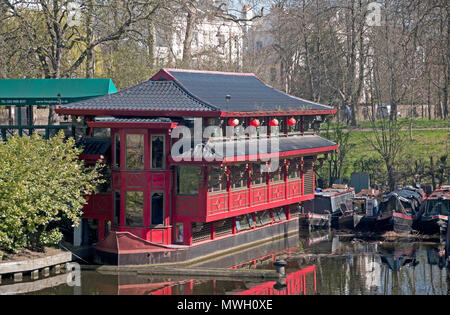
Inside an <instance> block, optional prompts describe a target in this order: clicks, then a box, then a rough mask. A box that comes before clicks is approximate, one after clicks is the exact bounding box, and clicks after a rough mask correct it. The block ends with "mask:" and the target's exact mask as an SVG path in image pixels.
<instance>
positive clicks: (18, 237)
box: [0, 132, 102, 252]
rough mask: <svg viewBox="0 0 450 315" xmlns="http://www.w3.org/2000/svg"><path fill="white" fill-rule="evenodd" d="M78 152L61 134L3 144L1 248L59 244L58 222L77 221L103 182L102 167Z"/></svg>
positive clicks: (0, 158) (0, 155)
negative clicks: (90, 164)
mask: <svg viewBox="0 0 450 315" xmlns="http://www.w3.org/2000/svg"><path fill="white" fill-rule="evenodd" d="M80 153H81V149H79V148H76V147H75V141H74V139H73V138H70V139H68V140H65V139H64V134H63V132H60V133H59V134H58V135H56V136H55V137H53V138H51V139H49V140H45V139H43V138H42V137H40V136H39V135H38V134H33V135H32V136H31V137H19V136H17V135H16V136H14V137H11V138H9V139H8V140H7V141H0V248H3V249H4V250H7V251H13V252H14V251H16V250H17V249H19V248H23V247H26V248H30V249H39V248H42V246H48V245H52V244H56V243H58V242H59V241H60V239H61V233H60V232H59V231H58V230H57V229H55V228H54V225H55V222H57V221H59V220H61V219H62V218H67V219H69V220H71V221H72V222H73V223H74V224H76V222H78V219H79V218H80V217H81V215H82V208H83V205H84V204H85V203H86V199H85V196H87V195H89V194H91V193H93V192H94V191H95V187H96V186H97V185H98V184H99V183H101V182H102V179H101V177H100V173H99V170H100V169H101V167H102V166H101V165H100V164H97V165H96V166H95V167H93V168H88V167H86V166H85V165H84V163H83V161H81V160H79V159H78V155H79V154H80ZM49 226H51V228H50V227H49Z"/></svg>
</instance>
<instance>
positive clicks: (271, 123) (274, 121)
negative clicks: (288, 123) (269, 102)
mask: <svg viewBox="0 0 450 315" xmlns="http://www.w3.org/2000/svg"><path fill="white" fill-rule="evenodd" d="M269 126H270V127H276V126H278V119H275V118H274V119H272V120H271V121H269Z"/></svg>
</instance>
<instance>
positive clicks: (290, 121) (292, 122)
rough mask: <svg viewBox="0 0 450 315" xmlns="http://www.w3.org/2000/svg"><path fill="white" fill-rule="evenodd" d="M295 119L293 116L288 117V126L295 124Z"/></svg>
mask: <svg viewBox="0 0 450 315" xmlns="http://www.w3.org/2000/svg"><path fill="white" fill-rule="evenodd" d="M296 122H297V121H296V120H295V119H294V118H289V119H288V121H287V124H288V126H295V123H296Z"/></svg>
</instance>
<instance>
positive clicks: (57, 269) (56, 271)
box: [55, 265, 61, 274]
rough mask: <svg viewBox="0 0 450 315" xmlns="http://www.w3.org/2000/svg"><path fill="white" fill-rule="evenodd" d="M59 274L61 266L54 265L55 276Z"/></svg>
mask: <svg viewBox="0 0 450 315" xmlns="http://www.w3.org/2000/svg"><path fill="white" fill-rule="evenodd" d="M60 272H61V266H60V265H55V274H59V273H60Z"/></svg>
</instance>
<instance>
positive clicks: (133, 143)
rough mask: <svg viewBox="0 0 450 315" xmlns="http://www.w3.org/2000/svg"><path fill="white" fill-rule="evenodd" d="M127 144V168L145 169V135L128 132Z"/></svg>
mask: <svg viewBox="0 0 450 315" xmlns="http://www.w3.org/2000/svg"><path fill="white" fill-rule="evenodd" d="M125 144H126V151H125V154H126V155H125V159H126V168H127V169H144V135H143V134H127V135H126V143H125Z"/></svg>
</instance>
